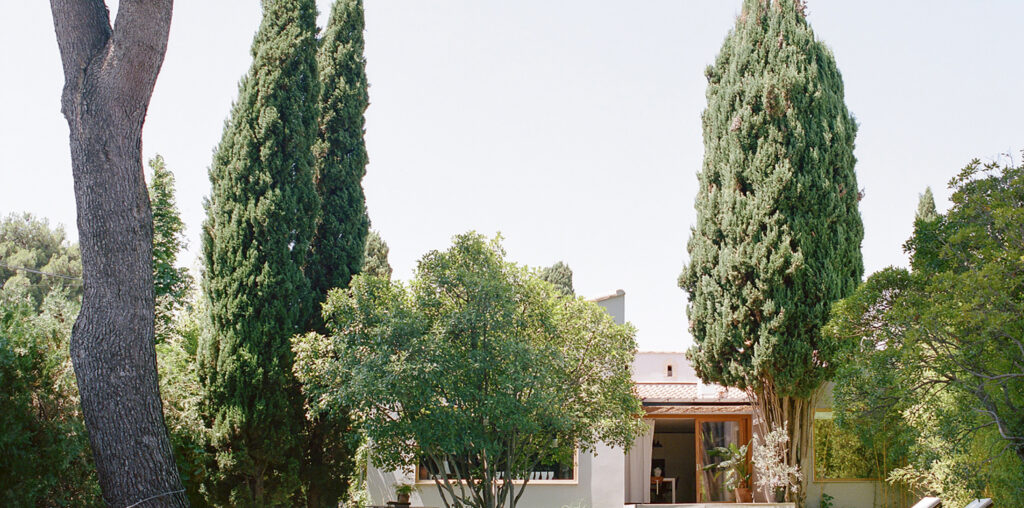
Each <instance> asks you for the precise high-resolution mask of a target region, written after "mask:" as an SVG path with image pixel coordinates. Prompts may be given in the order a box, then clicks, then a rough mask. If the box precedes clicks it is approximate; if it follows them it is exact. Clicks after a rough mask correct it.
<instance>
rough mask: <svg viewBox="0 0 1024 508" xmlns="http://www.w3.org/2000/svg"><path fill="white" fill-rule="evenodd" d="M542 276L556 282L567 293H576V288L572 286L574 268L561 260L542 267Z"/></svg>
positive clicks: (543, 278) (570, 294) (553, 282)
mask: <svg viewBox="0 0 1024 508" xmlns="http://www.w3.org/2000/svg"><path fill="white" fill-rule="evenodd" d="M540 278H541V280H546V281H548V282H550V283H552V284H554V285H555V287H557V288H558V289H559V290H560V291H561V292H562V293H563V294H565V295H569V296H572V295H575V294H576V290H575V289H573V287H572V268H569V265H567V264H565V263H563V262H561V261H559V262H557V263H555V264H553V265H551V266H549V267H547V268H544V269H542V270H541V271H540Z"/></svg>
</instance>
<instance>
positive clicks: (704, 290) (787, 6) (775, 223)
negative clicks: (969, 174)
mask: <svg viewBox="0 0 1024 508" xmlns="http://www.w3.org/2000/svg"><path fill="white" fill-rule="evenodd" d="M705 75H706V77H707V79H708V89H707V97H708V105H707V109H706V110H705V111H704V114H703V128H704V148H705V150H704V154H705V155H704V164H703V167H702V169H701V171H700V173H699V174H698V180H699V182H700V186H699V191H698V194H697V202H696V209H697V225H696V226H695V227H694V228H693V230H692V233H691V237H690V241H689V244H688V251H689V254H690V263H689V265H687V266H686V268H685V269H684V270H683V273H682V274H681V275H680V277H679V285H680V287H682V288H683V289H684V290H686V291H687V292H688V293H689V306H688V308H687V314H688V316H689V320H690V329H691V332H692V334H693V337H694V340H695V343H696V344H695V346H694V347H692V348H691V349H690V350H689V351H688V354H687V356H688V358H689V359H690V361H691V362H692V363H693V366H694V368H695V370H696V371H697V374H698V375H699V376H700V377H701V378H702V379H704V380H705V381H712V382H717V383H721V384H723V385H730V386H736V387H739V388H745V389H748V390H749V391H751V393H752V397H753V398H754V400H755V402H756V404H757V407H758V410H759V411H760V412H761V414H762V416H763V417H764V418H763V421H764V422H765V424H766V426H767V428H781V427H786V428H788V430H789V432H790V439H789V440H788V445H787V446H788V447H789V450H788V452H789V453H787V454H786V458H787V461H788V463H789V464H790V465H799V464H801V463H802V462H803V461H804V460H805V458H806V456H807V451H808V449H809V446H810V441H809V434H810V432H809V431H810V423H811V410H812V407H813V403H812V398H813V396H814V394H815V392H816V390H817V389H818V387H819V386H820V385H821V384H822V383H823V382H824V381H826V380H827V379H829V377H830V376H831V375H832V373H833V371H834V368H835V362H834V361H833V358H834V356H835V354H836V345H835V343H834V342H833V341H831V340H829V339H827V338H823V337H822V336H821V334H820V328H821V326H822V325H823V324H824V323H825V321H826V320H827V319H828V312H829V307H830V306H831V302H833V301H835V300H837V299H839V298H842V297H844V296H846V295H848V294H849V293H850V292H852V291H853V290H854V288H855V287H856V285H857V283H858V282H859V281H860V278H861V275H862V272H863V264H862V260H861V253H860V243H861V239H862V238H863V226H862V223H861V219H860V214H859V212H858V210H857V206H858V200H859V192H858V190H857V179H856V175H855V174H854V164H855V162H856V161H855V158H854V156H853V146H854V137H855V135H856V131H857V126H856V123H855V122H854V119H853V117H852V116H851V115H850V113H849V112H848V111H847V109H846V105H845V104H844V102H843V82H842V78H841V77H840V74H839V70H838V69H837V68H836V63H835V59H834V58H833V56H832V53H831V51H830V50H829V49H828V48H827V47H826V46H825V44H823V43H822V42H820V41H819V40H817V38H816V37H815V35H814V33H813V31H812V30H811V27H810V26H809V25H808V23H807V19H806V17H805V16H804V5H803V3H802V2H801V1H800V0H778V1H771V2H769V1H766V0H745V2H744V4H743V8H742V11H741V13H740V15H739V17H738V19H737V21H736V26H735V28H734V29H733V30H732V31H731V32H730V33H729V35H728V36H727V37H726V39H725V42H724V43H723V44H722V49H721V51H720V52H719V54H718V57H717V58H716V60H715V64H714V65H712V66H709V67H708V68H707V70H706V72H705ZM767 428H766V429H764V430H767ZM804 485H805V483H802V484H801V485H800V488H799V489H798V490H797V492H796V494H795V496H793V497H795V498H796V499H797V500H802V499H803V497H804V492H803V486H804ZM787 496H789V494H787Z"/></svg>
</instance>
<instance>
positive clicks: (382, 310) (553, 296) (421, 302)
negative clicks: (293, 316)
mask: <svg viewBox="0 0 1024 508" xmlns="http://www.w3.org/2000/svg"><path fill="white" fill-rule="evenodd" d="M324 317H325V321H326V322H327V324H328V328H329V329H330V331H331V335H330V337H328V338H324V337H319V336H317V335H315V334H313V335H307V336H305V337H300V338H297V339H296V341H295V342H294V344H293V347H294V348H295V351H296V365H295V371H296V375H297V376H298V378H299V379H300V380H302V383H303V387H304V390H305V391H306V394H307V399H308V400H310V401H313V402H312V407H311V411H314V412H318V413H327V414H330V413H332V412H334V411H338V410H339V409H342V408H351V409H352V414H353V418H354V419H355V422H356V423H357V425H359V427H360V428H361V430H362V431H363V432H364V433H365V434H366V435H367V437H368V438H369V440H370V442H372V443H373V447H372V450H371V457H372V459H373V461H374V464H376V465H377V466H378V467H384V468H395V469H397V468H399V467H401V466H410V465H415V464H417V461H419V460H423V461H424V463H425V464H427V465H428V466H429V467H430V468H432V470H434V471H438V472H444V471H446V470H447V469H446V468H444V467H442V464H444V463H447V464H449V465H451V466H452V467H453V469H454V471H452V472H451V473H450V474H445V473H440V474H439V476H438V478H437V479H436V482H437V485H438V489H439V490H440V491H441V492H442V497H443V498H444V499H445V502H446V503H450V504H449V506H452V505H454V506H473V507H497V506H509V500H510V499H512V500H517V499H518V498H519V496H521V495H522V492H523V489H525V487H526V484H525V483H524V484H523V485H522V486H521V487H519V488H518V489H516V488H515V486H514V485H513V483H512V482H511V479H512V478H524V477H527V476H526V475H527V474H528V472H529V471H531V470H532V468H534V467H536V465H537V464H539V463H541V462H545V461H552V460H558V459H561V460H562V461H565V460H571V458H572V456H573V454H574V453H575V451H574V449H577V448H578V449H579V450H580V451H588V450H593V448H594V446H595V445H596V444H597V443H598V442H606V443H609V444H612V445H617V446H622V447H625V446H628V445H629V444H630V443H631V442H632V440H633V438H634V437H635V435H636V433H637V432H638V430H639V425H640V422H639V420H638V419H636V418H635V415H637V414H640V413H641V408H640V403H639V400H638V399H636V397H635V396H634V395H633V393H632V380H631V376H630V366H631V363H632V359H633V356H634V354H635V352H636V343H635V340H634V338H633V335H634V331H633V329H632V327H630V326H628V325H616V324H615V323H614V322H613V320H612V318H611V316H609V315H608V314H607V313H606V312H605V311H604V310H603V309H601V308H600V307H599V306H597V305H596V304H593V303H590V302H586V301H584V300H582V299H573V298H570V297H566V296H563V295H561V294H559V293H558V292H557V291H556V290H555V289H554V288H553V286H551V285H550V284H546V283H543V282H541V281H539V280H538V279H537V278H535V277H534V276H532V275H531V274H530V272H529V271H528V270H527V269H526V268H524V267H520V266H518V265H515V264H513V263H511V262H508V261H506V260H505V252H504V250H503V249H502V247H501V244H500V243H499V240H498V239H495V240H492V241H487V240H486V239H484V238H483V237H482V236H480V235H478V234H475V233H468V234H464V235H459V236H456V237H455V239H454V244H453V245H452V247H451V248H450V249H448V250H446V251H432V252H429V253H427V254H426V255H425V256H424V257H423V258H422V259H421V260H420V262H419V264H418V267H417V270H416V274H415V278H414V280H413V281H412V282H411V283H410V284H409V285H408V286H407V285H404V284H402V283H400V282H391V281H388V280H386V279H382V278H379V277H372V276H369V275H365V274H364V275H359V276H357V277H356V278H354V279H353V281H352V284H351V287H350V288H349V289H348V290H344V291H342V290H336V291H333V292H332V293H331V295H330V297H329V298H328V301H327V304H326V305H325V308H324ZM410 443H415V444H416V445H415V446H410ZM469 478H473V479H479V480H480V481H479V482H469V484H468V488H467V489H466V490H462V488H461V487H460V486H459V485H460V484H459V483H458V480H459V479H463V480H465V479H469ZM498 478H504V480H499V479H498ZM463 487H467V485H463ZM512 504H513V505H514V502H513V503H512Z"/></svg>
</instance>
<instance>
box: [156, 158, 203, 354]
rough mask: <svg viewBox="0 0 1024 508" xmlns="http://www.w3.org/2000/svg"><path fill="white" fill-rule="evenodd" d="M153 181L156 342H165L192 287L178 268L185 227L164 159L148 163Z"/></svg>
mask: <svg viewBox="0 0 1024 508" xmlns="http://www.w3.org/2000/svg"><path fill="white" fill-rule="evenodd" d="M149 167H150V169H152V170H153V178H152V180H150V182H149V202H150V207H151V208H152V209H153V296H154V297H155V300H156V313H155V320H156V324H155V332H154V334H153V335H154V337H155V338H156V342H157V343H160V342H163V341H164V340H166V338H167V335H168V333H169V332H170V328H171V319H172V318H173V317H174V313H175V312H176V311H177V310H178V309H180V308H181V307H182V306H183V305H184V302H185V298H186V296H188V292H189V289H190V288H191V287H192V282H193V281H192V276H191V275H189V273H188V269H186V268H179V267H178V266H175V265H176V264H177V261H178V252H179V251H181V248H182V247H184V246H185V223H184V222H182V221H181V214H180V212H179V211H178V204H177V202H176V200H175V199H174V173H172V172H171V170H169V169H167V165H166V164H165V163H164V158H163V156H162V155H157V156H156V157H154V158H152V159H150V160H149Z"/></svg>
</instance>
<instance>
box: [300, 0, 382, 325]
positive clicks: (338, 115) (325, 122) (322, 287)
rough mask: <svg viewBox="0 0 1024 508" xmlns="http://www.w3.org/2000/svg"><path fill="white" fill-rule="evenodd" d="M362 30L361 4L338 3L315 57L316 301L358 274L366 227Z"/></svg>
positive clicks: (352, 0) (312, 266)
mask: <svg viewBox="0 0 1024 508" xmlns="http://www.w3.org/2000/svg"><path fill="white" fill-rule="evenodd" d="M363 29H364V22H363V2H362V1H360V0H337V1H336V2H334V5H333V7H332V8H331V15H330V18H329V19H328V22H327V27H326V28H325V30H324V34H323V37H322V38H321V40H320V49H319V51H318V53H317V65H318V66H319V72H320V122H319V132H318V137H317V140H316V144H315V145H314V148H313V153H314V155H315V156H316V173H315V181H316V190H317V194H318V195H319V196H320V199H321V200H322V207H321V209H322V217H321V220H320V223H319V224H317V229H316V234H315V236H314V237H313V243H312V256H311V258H310V262H309V266H308V268H307V274H308V275H309V279H310V283H311V284H312V285H313V290H314V291H315V294H316V298H317V303H322V302H323V301H324V300H325V299H326V298H327V292H328V291H330V290H331V289H333V288H345V287H348V282H349V280H351V279H352V276H353V275H355V274H357V273H359V271H360V268H361V267H362V265H363V249H364V244H365V243H366V235H367V232H368V231H369V229H370V219H369V217H368V216H367V214H366V200H365V198H364V196H363V186H362V181H363V176H365V175H366V164H367V162H368V158H367V155H366V144H365V143H364V142H363V131H364V124H365V121H364V118H363V113H364V112H365V111H366V107H367V105H369V101H370V99H369V95H368V94H367V84H366V59H365V58H364V57H363ZM317 314H319V313H317ZM317 321H318V320H317Z"/></svg>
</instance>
